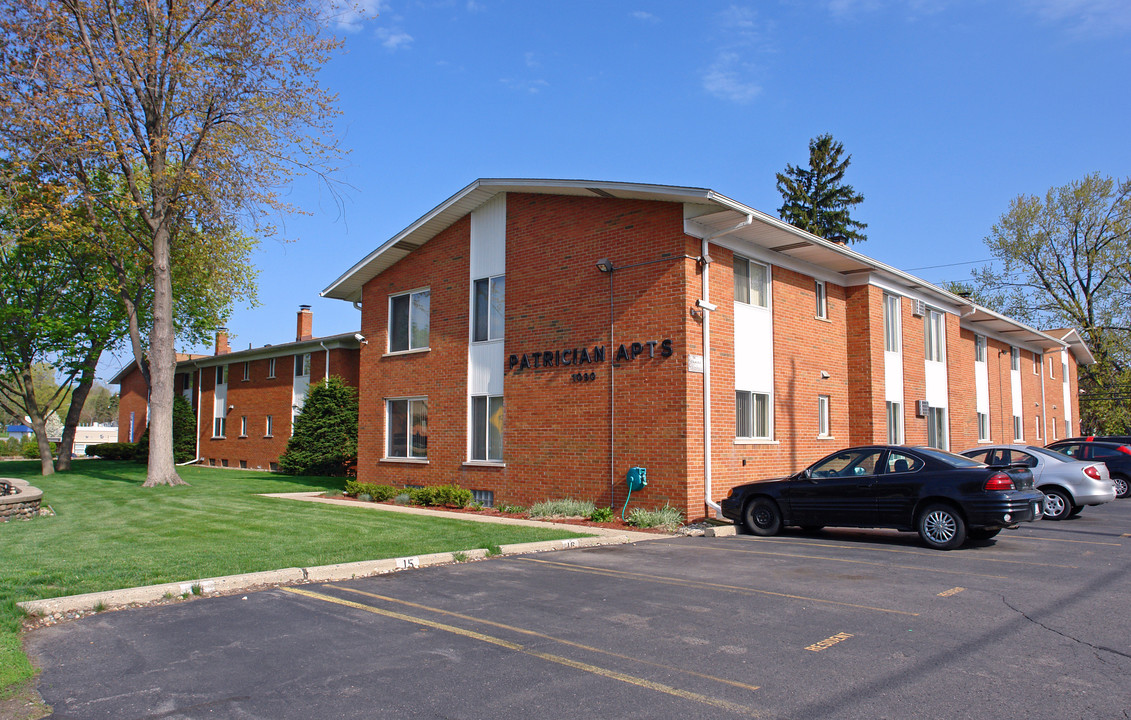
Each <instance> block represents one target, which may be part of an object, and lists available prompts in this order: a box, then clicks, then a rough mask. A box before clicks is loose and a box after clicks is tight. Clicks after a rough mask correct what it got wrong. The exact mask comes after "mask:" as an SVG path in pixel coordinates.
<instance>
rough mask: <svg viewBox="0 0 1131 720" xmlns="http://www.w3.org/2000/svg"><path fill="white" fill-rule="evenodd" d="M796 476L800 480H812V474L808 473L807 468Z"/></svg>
mask: <svg viewBox="0 0 1131 720" xmlns="http://www.w3.org/2000/svg"><path fill="white" fill-rule="evenodd" d="M797 476H798V477H799V478H801V479H802V480H812V479H813V473H812V472H810V470H809V468H805V469H804V470H802V471H801V472H799V473H797Z"/></svg>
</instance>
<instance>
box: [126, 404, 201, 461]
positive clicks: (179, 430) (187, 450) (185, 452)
mask: <svg viewBox="0 0 1131 720" xmlns="http://www.w3.org/2000/svg"><path fill="white" fill-rule="evenodd" d="M123 444H124V443H123ZM133 447H134V453H133V459H134V461H136V462H139V463H148V462H149V426H148V425H147V426H146V428H145V432H143V433H142V434H141V437H140V438H139V439H138V441H137V442H136V443H134V445H133ZM195 457H196V416H195V415H194V414H193V411H192V403H190V402H189V401H188V400H186V399H185V396H184V395H174V396H173V462H178V463H185V462H188V461H189V460H192V459H193V458H195ZM106 459H109V458H106Z"/></svg>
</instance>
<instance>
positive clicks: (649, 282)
mask: <svg viewBox="0 0 1131 720" xmlns="http://www.w3.org/2000/svg"><path fill="white" fill-rule="evenodd" d="M322 294H323V295H324V296H327V297H331V298H337V299H341V300H346V301H350V302H355V303H357V302H360V303H361V308H362V320H361V333H362V334H363V335H364V336H365V337H366V338H368V339H369V342H368V344H367V345H365V346H364V347H362V348H360V366H359V368H358V369H355V370H354V372H355V375H354V376H353V377H360V384H359V392H360V401H361V403H360V422H359V443H358V444H359V458H358V476H359V478H360V479H362V480H366V481H374V482H382V483H389V484H393V485H397V486H402V485H430V484H441V483H450V482H458V483H459V484H460V485H462V486H463V487H466V488H469V489H471V490H473V491H474V492H475V493H476V495H477V496H478V497H479V498H480V499H481V500H482V501H485V502H492V501H493V502H494V503H496V504H498V503H502V502H508V503H522V504H527V503H530V502H534V501H538V500H543V499H547V498H563V497H578V498H584V499H591V500H594V501H595V502H597V503H598V504H599V505H604V504H611V505H613V506H615V507H619V504H620V503H623V502H624V500H625V494H626V483H625V476H626V473H627V471H628V470H629V469H630V468H632V467H636V466H639V467H644V468H646V471H647V479H648V485H647V487H646V488H644V489H643V490H641V491H639V492H637V493H634V494H633V496H632V504H633V506H636V505H637V504H639V505H640V506H643V507H658V506H662V505H663V504H665V503H670V504H671V505H673V506H675V507H677V508H679V509H681V510H683V511H684V512H685V513H686V514H687V515H688V516H689V517H691V518H695V517H702V516H703V515H705V514H714V513H713V509H712V508H713V507H714V506H715V503H717V502H718V500H720V499H721V498H722V497H725V495H726V494H727V492H728V490H729V488H730V487H732V486H733V485H735V484H738V483H742V482H746V481H749V480H752V479H756V478H761V477H770V476H776V475H784V474H788V473H791V472H794V471H796V470H798V469H800V468H802V467H804V466H805V465H807V464H808V463H810V462H811V461H813V460H816V459H817V458H819V457H821V456H823V455H825V454H827V453H830V452H832V451H834V450H837V449H839V448H842V447H847V446H850V445H856V444H865V443H873V442H876V443H887V442H891V443H906V444H930V445H934V446H936V447H942V448H951V449H955V450H962V449H965V448H967V447H970V446H974V445H977V444H978V443H979V442H991V441H992V442H1002V441H1007V442H1011V441H1014V440H1017V441H1024V442H1028V443H1035V444H1044V443H1046V442H1049V441H1052V440H1055V439H1057V438H1058V437H1065V436H1068V435H1071V434H1074V433H1075V432H1076V429H1077V428H1076V425H1077V424H1078V423H1077V418H1078V417H1079V414H1078V391H1077V382H1076V368H1077V364H1078V363H1090V362H1093V359H1092V357H1091V354H1090V353H1089V351H1088V349H1087V347H1086V346H1085V345H1084V343H1083V342H1082V341H1081V339H1080V336H1079V335H1078V334H1077V333H1076V332H1075V331H1073V330H1048V331H1038V330H1036V329H1033V328H1030V327H1027V326H1025V325H1023V324H1021V323H1019V322H1016V321H1014V320H1011V319H1009V318H1007V317H1003V316H1001V315H999V314H997V313H994V312H991V311H989V310H987V309H985V308H982V307H980V306H978V305H976V304H974V303H972V302H970V301H969V300H967V299H965V298H962V297H959V296H957V295H953V294H951V293H949V292H946V291H944V290H942V289H940V288H938V287H935V286H933V285H931V284H930V283H927V282H925V281H923V280H920V279H919V278H916V277H914V276H912V275H910V274H908V273H906V272H903V271H901V270H898V269H896V268H893V267H890V266H888V265H885V264H883V263H880V262H878V261H875V260H873V259H871V258H868V257H867V256H865V255H863V254H861V253H859V252H857V251H855V250H853V249H851V248H848V247H844V246H840V245H837V244H834V243H831V242H827V241H825V240H823V239H821V238H818V237H815V236H813V235H810V234H808V233H805V232H803V231H801V230H798V229H796V228H794V227H792V226H790V225H787V224H785V223H783V222H782V221H780V220H778V219H776V218H773V217H770V216H768V215H765V214H763V213H761V212H758V211H757V210H754V209H752V208H749V207H747V206H745V205H742V204H741V203H738V202H735V201H733V200H731V199H729V198H727V197H725V196H722V195H719V194H718V193H715V192H713V191H711V190H706V189H698V188H684V187H669V186H655V185H635V184H625V183H609V182H584V181H557V180H478V181H476V182H474V183H472V184H471V185H469V186H468V187H466V188H464V189H463V190H461V191H460V192H458V193H457V194H456V195H454V196H452V197H451V198H449V199H448V200H446V201H444V202H443V203H441V204H440V205H439V206H437V207H436V208H435V209H433V210H432V211H430V212H429V213H428V214H426V215H424V216H423V217H421V218H420V219H419V220H417V221H416V222H414V223H413V224H412V225H410V226H409V227H407V228H406V229H405V230H403V231H402V232H400V233H399V234H397V235H396V236H395V237H393V238H391V239H389V240H388V241H387V242H385V243H384V244H382V245H381V246H380V247H378V248H377V249H376V250H374V251H373V252H372V253H370V254H369V255H367V256H366V257H365V258H363V259H362V260H361V261H360V262H358V263H357V264H356V265H355V266H354V267H353V268H351V269H350V270H349V271H348V272H346V273H345V274H344V275H342V276H341V277H340V278H339V279H338V280H336V281H335V282H334V283H333V284H332V285H330V287H328V288H327V289H326V290H325V291H324V292H323V293H322ZM350 337H352V336H350ZM339 339H340V340H341V341H342V342H343V343H345V342H347V338H346V337H345V336H339ZM342 347H343V350H344V347H345V346H344V345H343V346H342ZM272 350H274V349H272ZM261 352H263V351H262V350H260V351H255V352H254V353H253V352H251V351H249V353H250V355H249V353H233V354H232V355H231V356H230V357H229V358H228V359H227V360H223V359H219V358H216V357H213V358H207V359H204V360H200V359H197V360H192V361H186V363H185V367H186V368H188V367H192V368H201V369H203V368H205V367H214V366H216V365H218V364H227V365H228V367H229V368H230V376H229V384H228V396H227V397H228V401H227V402H228V403H229V404H230V405H232V406H234V408H235V409H232V410H231V412H230V413H229V414H228V418H229V420H228V422H229V423H231V422H232V420H231V417H232V416H233V415H234V416H237V417H238V416H242V415H244V414H247V413H251V416H252V417H255V418H257V421H258V422H259V423H260V425H262V419H261V417H259V416H261V415H262V413H263V412H264V411H263V410H255V411H250V410H249V411H245V410H244V408H245V407H246V406H244V405H241V403H243V402H247V401H244V400H241V399H239V398H240V397H242V396H241V395H240V394H239V382H238V380H236V381H233V379H232V378H238V377H239V373H240V364H239V362H237V360H238V359H239V356H247V357H248V358H249V359H251V358H252V357H253V358H254V362H257V363H259V365H256V366H255V368H258V370H253V371H252V377H253V378H256V380H255V383H261V382H265V370H264V369H263V365H262V364H263V363H264V362H265V361H266V355H262V356H261V355H259V354H256V353H261ZM289 352H290V353H306V352H310V348H309V346H308V345H304V346H303V347H302V349H299V348H291V349H289ZM343 356H344V352H343ZM280 362H282V361H281V360H280ZM358 370H359V372H358ZM198 372H199V371H198ZM315 374H317V371H315ZM211 375H212V373H205V375H204V379H203V382H200V383H199V387H200V389H201V391H202V393H201V398H202V403H203V405H200V404H198V406H203V407H204V408H205V410H206V412H205V414H206V415H207V414H208V412H207V411H208V410H210V409H211V408H212V404H211V400H210V397H211V392H212V384H211V383H212V379H211ZM254 387H258V385H257V384H253V385H249V386H247V388H248V390H249V391H250V390H251V389H252V388H254ZM124 388H125V386H124V385H123V389H124ZM282 390H283V391H284V394H285V390H286V387H283V388H282ZM705 398H706V399H707V401H706V402H705V401H704V399H705ZM284 399H285V398H284ZM217 407H219V406H217ZM125 408H126V402H125V400H124V399H123V409H125ZM217 412H219V411H218V410H217ZM256 430H257V431H258V428H256ZM283 432H285V431H283ZM276 434H279V431H278V430H277V431H276ZM233 444H234V445H235V446H236V447H238V442H235V441H233V440H231V439H230V430H229V439H228V440H226V441H220V442H216V441H213V440H211V438H209V437H207V433H203V434H202V436H201V446H202V447H201V454H202V455H203V456H206V457H209V458H226V459H229V461H230V460H231V459H233V458H236V457H238V455H237V454H236V453H235V451H234V450H228V448H230V447H233ZM251 444H252V443H251V442H248V445H249V446H250V445H251ZM261 445H262V452H263V455H257V456H256V457H257V458H259V457H264V458H265V457H266V456H267V454H269V452H268V451H269V450H272V451H273V450H274V448H275V447H276V446H274V445H268V444H266V443H263V444H261ZM249 457H250V456H249ZM257 462H258V461H257Z"/></svg>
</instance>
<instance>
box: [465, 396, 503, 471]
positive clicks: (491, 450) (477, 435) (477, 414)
mask: <svg viewBox="0 0 1131 720" xmlns="http://www.w3.org/2000/svg"><path fill="white" fill-rule="evenodd" d="M471 459H472V460H490V461H494V462H502V459H503V396H502V395H494V396H487V395H480V396H476V397H473V398H471Z"/></svg>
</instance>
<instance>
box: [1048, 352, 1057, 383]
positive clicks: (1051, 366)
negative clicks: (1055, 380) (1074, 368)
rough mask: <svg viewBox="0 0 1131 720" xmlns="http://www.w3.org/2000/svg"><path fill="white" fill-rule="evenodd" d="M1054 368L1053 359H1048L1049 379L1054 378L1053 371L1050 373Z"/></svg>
mask: <svg viewBox="0 0 1131 720" xmlns="http://www.w3.org/2000/svg"><path fill="white" fill-rule="evenodd" d="M1054 367H1056V366H1055V364H1054V361H1053V359H1052V358H1051V357H1050V358H1049V377H1050V378H1052V377H1055V374H1054V373H1053V371H1052V370H1053V368H1054Z"/></svg>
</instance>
